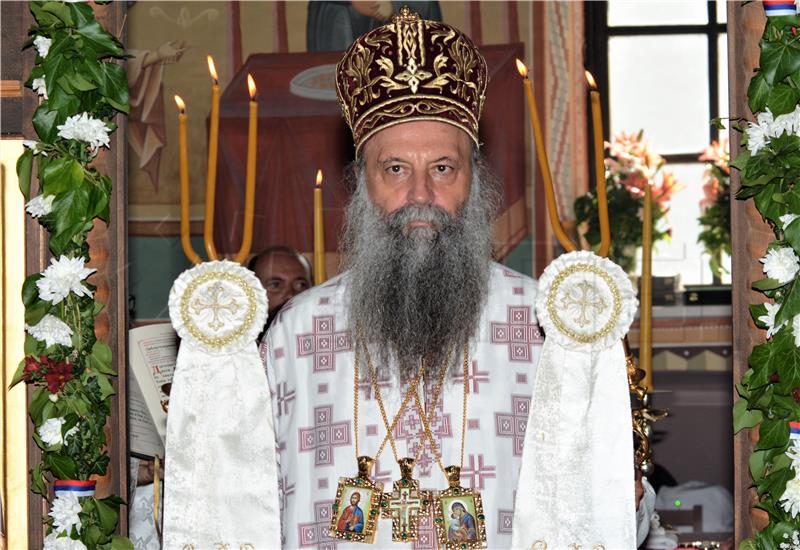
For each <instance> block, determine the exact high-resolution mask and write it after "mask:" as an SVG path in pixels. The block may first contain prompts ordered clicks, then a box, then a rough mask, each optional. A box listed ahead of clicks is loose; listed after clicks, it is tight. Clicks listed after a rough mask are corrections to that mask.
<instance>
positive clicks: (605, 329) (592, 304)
mask: <svg viewBox="0 0 800 550" xmlns="http://www.w3.org/2000/svg"><path fill="white" fill-rule="evenodd" d="M576 273H591V274H593V275H596V276H597V277H599V278H600V279H602V281H603V282H604V283H605V284H606V286H607V288H608V291H609V292H610V293H611V298H612V301H611V304H606V303H605V301H604V300H602V297H601V291H600V290H598V289H597V288H596V287H594V286H593V285H592V284H591V283H589V281H581V282H580V283H578V285H575V286H577V287H578V288H579V290H580V294H578V295H575V294H573V293H571V292H569V291H567V292H564V291H561V285H562V283H564V281H565V280H566V279H567V278H568V277H570V276H571V275H574V274H576ZM584 283H585V284H584ZM580 285H584V286H583V287H581V286H580ZM570 290H573V289H570ZM565 305H568V306H576V307H577V308H578V310H579V312H578V316H577V317H576V318H573V319H572V321H573V323H574V324H575V325H578V326H579V327H582V326H585V325H588V324H589V323H588V321H589V318H588V317H587V313H588V312H589V310H594V313H595V315H593V316H592V318H594V319H596V318H597V315H599V314H604V313H607V312H608V310H609V308H610V310H611V313H610V315H609V318H608V320H607V321H606V322H605V323H603V326H602V327H600V328H599V329H598V330H596V331H593V332H589V333H586V332H579V331H577V330H575V329H573V328H572V325H573V323H570V322H567V321H565V320H564V317H565V316H566V315H567V314H568V311H569V310H570V309H572V308H571V307H567V308H566V309H567V311H565ZM621 310H622V300H621V298H620V293H619V288H617V285H616V284H615V282H614V280H613V279H612V278H611V276H610V275H609V274H608V273H607V272H606V271H605V270H604V269H602V268H600V267H597V266H595V265H592V264H589V263H577V264H572V265H570V266H568V267H566V268H565V269H564V270H563V271H560V272H559V273H558V274H557V275H556V277H555V279H554V280H553V284H552V285H551V286H550V288H549V290H548V293H547V312H548V313H549V315H550V318H551V320H552V322H553V325H555V326H556V328H557V329H558V330H559V331H561V332H562V333H564V334H565V335H567V336H569V337H570V338H572V339H573V340H575V341H576V342H580V343H582V344H591V343H593V342H595V341H597V340H599V339H601V338H603V337H605V336H607V335H608V334H609V333H610V332H611V331H612V330H613V329H615V328H616V326H617V322H618V320H619V317H620V312H621ZM584 321H586V322H585V323H584Z"/></svg>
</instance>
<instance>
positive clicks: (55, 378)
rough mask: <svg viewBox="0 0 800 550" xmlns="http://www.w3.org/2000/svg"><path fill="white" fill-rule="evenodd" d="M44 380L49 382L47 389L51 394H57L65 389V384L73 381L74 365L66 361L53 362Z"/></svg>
mask: <svg viewBox="0 0 800 550" xmlns="http://www.w3.org/2000/svg"><path fill="white" fill-rule="evenodd" d="M44 379H45V380H46V381H47V389H48V390H50V392H51V393H57V392H58V391H60V390H61V388H63V387H64V384H66V383H67V382H69V381H70V380H72V365H70V364H69V363H65V362H64V361H59V362H58V363H53V362H51V363H50V365H49V366H48V369H47V374H45V375H44Z"/></svg>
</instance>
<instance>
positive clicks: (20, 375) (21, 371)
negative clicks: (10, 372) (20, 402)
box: [8, 359, 25, 389]
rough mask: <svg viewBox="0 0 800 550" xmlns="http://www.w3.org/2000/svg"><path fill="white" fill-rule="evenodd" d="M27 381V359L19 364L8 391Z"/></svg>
mask: <svg viewBox="0 0 800 550" xmlns="http://www.w3.org/2000/svg"><path fill="white" fill-rule="evenodd" d="M24 379H25V359H22V360H21V361H20V362H19V366H17V370H16V371H14V376H12V377H11V383H10V384H9V385H8V389H11V388H13V387H14V386H16V385H17V384H19V383H20V382H22V381H23V380H24Z"/></svg>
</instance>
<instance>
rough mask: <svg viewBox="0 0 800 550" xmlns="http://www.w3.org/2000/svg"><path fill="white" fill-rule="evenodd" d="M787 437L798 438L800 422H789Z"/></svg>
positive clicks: (799, 435) (799, 436)
mask: <svg viewBox="0 0 800 550" xmlns="http://www.w3.org/2000/svg"><path fill="white" fill-rule="evenodd" d="M789 437H790V438H791V439H800V422H789Z"/></svg>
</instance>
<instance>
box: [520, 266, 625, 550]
mask: <svg viewBox="0 0 800 550" xmlns="http://www.w3.org/2000/svg"><path fill="white" fill-rule="evenodd" d="M637 307H638V302H637V300H636V294H635V292H634V289H633V286H632V285H631V282H630V280H629V279H628V277H627V275H626V274H625V273H624V272H623V271H622V269H621V268H620V267H619V266H618V265H616V264H614V263H613V262H611V261H610V260H607V259H605V258H601V257H599V256H597V255H595V254H593V253H591V252H585V251H580V252H570V253H568V254H564V255H562V256H560V257H559V258H558V259H556V260H555V261H553V262H552V263H551V264H550V265H549V266H548V267H547V268H546V269H545V270H544V273H543V274H542V276H541V278H540V279H539V292H538V295H537V300H536V313H537V317H538V320H539V324H540V326H541V327H542V329H544V332H545V343H544V346H543V348H542V354H541V359H540V361H539V365H538V367H537V371H536V382H535V385H534V393H533V399H532V402H531V411H530V416H529V418H528V425H527V429H526V432H525V446H524V452H523V456H522V469H521V471H520V480H519V487H518V489H517V496H516V507H515V516H514V524H513V525H514V534H513V546H514V548H537V549H539V550H544V549H545V548H546V549H547V550H554V549H567V548H574V547H576V546H574V545H578V546H577V547H580V548H604V549H606V550H611V549H614V550H616V549H627V548H630V549H634V548H636V510H635V503H634V490H635V487H634V464H633V435H632V431H631V408H630V397H629V393H628V377H627V369H626V363H625V351H624V349H623V344H622V338H623V337H624V336H625V334H626V333H627V331H628V328H629V327H630V325H631V322H632V321H633V319H634V316H635V314H636V310H637Z"/></svg>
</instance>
